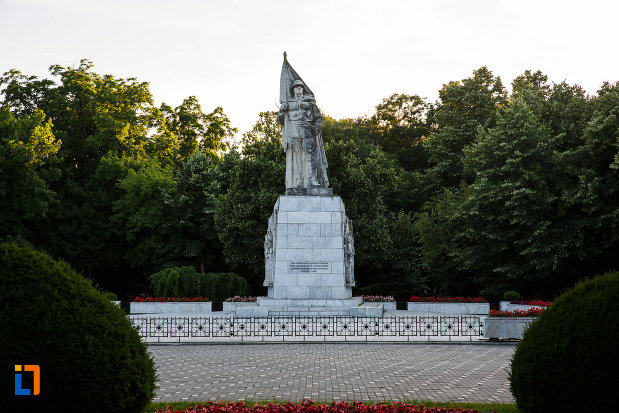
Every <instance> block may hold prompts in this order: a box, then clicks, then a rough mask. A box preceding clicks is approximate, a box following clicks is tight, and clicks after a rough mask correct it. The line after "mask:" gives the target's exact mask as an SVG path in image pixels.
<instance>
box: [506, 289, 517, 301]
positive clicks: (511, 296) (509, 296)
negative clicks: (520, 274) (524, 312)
mask: <svg viewBox="0 0 619 413" xmlns="http://www.w3.org/2000/svg"><path fill="white" fill-rule="evenodd" d="M503 299H504V300H507V301H514V300H520V293H518V291H513V290H510V291H505V293H504V294H503Z"/></svg>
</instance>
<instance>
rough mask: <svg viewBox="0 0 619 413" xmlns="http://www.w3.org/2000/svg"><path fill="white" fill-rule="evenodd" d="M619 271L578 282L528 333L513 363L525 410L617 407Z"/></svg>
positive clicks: (512, 378)
mask: <svg viewBox="0 0 619 413" xmlns="http://www.w3.org/2000/svg"><path fill="white" fill-rule="evenodd" d="M618 298H619V272H612V273H606V274H604V275H602V276H597V277H595V278H592V279H590V280H586V281H583V282H581V283H579V284H577V285H576V286H575V287H574V288H573V289H572V290H569V291H567V292H566V293H564V294H562V295H561V296H559V298H557V299H556V301H555V302H554V303H553V305H552V306H551V307H549V308H548V309H547V310H545V311H544V312H543V314H542V315H541V316H540V317H539V319H537V320H536V321H534V322H533V323H532V324H531V325H530V327H529V328H528V329H527V331H525V333H524V336H523V339H522V342H521V343H520V344H519V345H518V347H517V348H516V352H515V353H514V357H513V359H512V363H511V373H510V382H511V391H512V394H513V395H514V398H515V399H516V403H517V404H518V408H519V409H521V410H522V411H523V412H560V411H565V412H568V411H569V412H576V411H584V412H590V411H606V410H607V409H610V410H614V406H615V405H616V396H615V395H616V392H617V385H618V383H619V381H618V379H617V377H618V374H619V373H618V371H619V351H618V349H619V334H618V332H619V302H618Z"/></svg>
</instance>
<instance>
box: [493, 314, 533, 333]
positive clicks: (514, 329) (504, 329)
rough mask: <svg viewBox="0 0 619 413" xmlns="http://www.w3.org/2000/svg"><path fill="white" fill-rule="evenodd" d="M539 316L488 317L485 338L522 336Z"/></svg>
mask: <svg viewBox="0 0 619 413" xmlns="http://www.w3.org/2000/svg"><path fill="white" fill-rule="evenodd" d="M536 319H537V317H487V318H486V319H485V320H484V337H485V338H522V335H523V334H524V331H525V330H526V329H527V327H529V325H530V324H531V323H532V322H533V321H535V320H536Z"/></svg>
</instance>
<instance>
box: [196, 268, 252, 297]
mask: <svg viewBox="0 0 619 413" xmlns="http://www.w3.org/2000/svg"><path fill="white" fill-rule="evenodd" d="M200 284H201V290H202V295H204V296H207V297H209V298H210V299H211V301H218V302H219V301H224V300H225V299H226V298H228V297H234V296H235V295H239V296H246V295H248V294H249V284H247V281H246V280H245V278H243V277H239V276H238V275H236V274H235V273H233V272H220V273H213V272H211V273H208V274H205V275H204V276H203V277H202V278H201V283H200Z"/></svg>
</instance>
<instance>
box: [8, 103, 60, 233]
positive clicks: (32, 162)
mask: <svg viewBox="0 0 619 413" xmlns="http://www.w3.org/2000/svg"><path fill="white" fill-rule="evenodd" d="M60 145H61V142H60V140H58V139H56V138H55V136H54V134H53V132H52V123H51V121H50V120H49V119H46V118H45V114H44V113H43V112H42V111H40V110H35V111H34V113H32V114H31V115H28V114H23V115H22V116H21V117H20V118H19V119H18V118H16V117H15V116H14V115H13V114H12V113H11V111H10V110H9V108H7V107H0V210H1V211H2V213H1V214H0V228H1V229H0V237H2V238H4V237H7V236H10V237H16V238H24V239H27V240H29V241H30V242H33V241H35V240H34V239H33V237H34V236H36V233H34V231H35V228H34V225H33V223H34V222H36V221H37V220H38V219H41V218H43V217H44V216H45V215H46V213H47V211H48V209H49V205H50V203H51V202H52V201H53V199H54V198H55V195H56V194H55V193H54V192H53V191H52V190H50V189H49V186H48V184H47V182H46V180H51V179H52V177H54V178H57V177H58V172H59V171H58V170H57V169H56V168H55V163H57V161H55V160H54V159H51V158H54V156H55V154H56V153H57V152H58V150H59V148H60Z"/></svg>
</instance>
